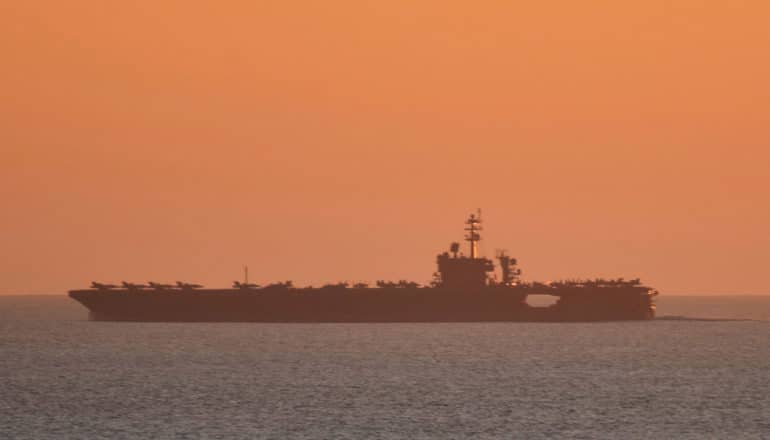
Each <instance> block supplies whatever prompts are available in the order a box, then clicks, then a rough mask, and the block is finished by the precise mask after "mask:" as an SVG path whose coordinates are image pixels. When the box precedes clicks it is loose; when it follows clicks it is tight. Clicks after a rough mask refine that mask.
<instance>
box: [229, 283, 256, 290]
mask: <svg viewBox="0 0 770 440" xmlns="http://www.w3.org/2000/svg"><path fill="white" fill-rule="evenodd" d="M233 288H235V289H258V288H259V284H255V283H242V282H240V281H233Z"/></svg>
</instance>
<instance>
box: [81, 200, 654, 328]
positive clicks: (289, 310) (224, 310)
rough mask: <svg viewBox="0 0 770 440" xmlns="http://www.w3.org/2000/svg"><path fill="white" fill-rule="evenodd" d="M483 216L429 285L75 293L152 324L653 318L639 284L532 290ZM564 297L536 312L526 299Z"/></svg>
mask: <svg viewBox="0 0 770 440" xmlns="http://www.w3.org/2000/svg"><path fill="white" fill-rule="evenodd" d="M481 230H482V227H481V213H480V212H479V213H478V214H471V215H470V216H469V217H468V219H467V220H466V221H465V231H466V235H465V240H466V241H467V242H468V246H469V255H467V256H466V255H464V254H461V253H460V244H459V243H456V242H454V243H452V244H451V245H450V246H449V250H448V251H446V252H443V253H440V254H439V255H438V256H437V257H436V263H437V271H436V273H435V274H434V278H433V281H432V282H431V284H430V285H429V286H420V285H419V284H417V283H415V282H410V281H406V280H400V281H382V280H381V281H377V283H376V286H375V287H370V286H368V285H366V284H363V283H358V284H354V285H352V286H351V285H349V284H347V283H337V284H327V285H324V286H321V287H303V288H297V287H294V286H293V285H292V283H291V281H286V282H277V283H273V284H269V285H266V286H259V285H257V284H254V283H250V282H249V280H248V269H246V276H245V279H244V281H242V282H241V281H235V282H233V287H232V288H230V289H206V288H203V286H201V285H199V284H193V283H185V282H181V281H177V283H176V285H172V284H162V283H156V282H149V283H148V284H146V285H145V284H136V283H129V282H125V281H124V282H123V283H122V287H118V286H116V285H113V284H103V283H97V282H93V283H92V284H91V287H92V288H91V289H83V290H71V291H70V292H69V295H70V297H72V298H74V299H75V300H77V301H78V302H80V303H81V304H83V305H84V306H85V307H87V308H88V310H89V311H90V318H91V319H93V320H102V321H153V322H489V321H534V322H537V321H544V322H545V321H551V322H561V321H564V322H569V321H574V322H579V321H616V320H648V319H653V318H654V317H655V303H654V301H653V299H654V297H655V296H656V295H657V294H658V292H657V291H656V290H655V289H653V288H651V287H647V286H644V285H642V283H641V281H640V280H639V279H632V280H625V279H623V278H618V279H609V280H608V279H594V280H570V281H559V282H551V283H542V282H524V281H522V280H521V270H520V269H519V268H518V265H517V264H518V263H517V260H516V259H515V258H512V257H510V256H508V255H507V254H506V253H505V252H498V253H497V255H496V259H497V261H498V264H499V266H500V271H501V274H502V277H501V279H500V280H496V279H495V278H494V276H493V275H492V274H493V273H494V269H495V264H494V262H493V261H492V260H490V259H488V258H484V257H481V256H479V252H478V244H479V241H480V240H481V234H480V232H481ZM532 295H549V296H552V297H555V298H556V301H555V303H553V304H552V305H550V306H547V307H534V306H531V305H529V304H528V302H527V298H528V297H530V296H532Z"/></svg>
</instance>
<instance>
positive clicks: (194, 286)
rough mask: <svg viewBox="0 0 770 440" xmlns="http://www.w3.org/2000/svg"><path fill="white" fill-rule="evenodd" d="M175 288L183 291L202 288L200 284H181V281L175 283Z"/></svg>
mask: <svg viewBox="0 0 770 440" xmlns="http://www.w3.org/2000/svg"><path fill="white" fill-rule="evenodd" d="M176 286H177V287H179V288H180V289H184V290H191V289H200V288H201V287H203V286H202V285H200V284H193V283H183V282H181V281H177V282H176Z"/></svg>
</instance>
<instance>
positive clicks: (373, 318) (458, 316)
mask: <svg viewBox="0 0 770 440" xmlns="http://www.w3.org/2000/svg"><path fill="white" fill-rule="evenodd" d="M637 290H638V291H637ZM69 295H70V296H71V297H72V298H73V299H75V300H76V301H78V302H80V303H81V304H83V305H84V306H85V307H86V308H88V310H89V312H90V314H89V316H90V319H91V320H95V321H134V322H272V323H281V322H285V323H293V322H296V323H300V322H307V323H314V322H318V323H320V322H330V323H331V322H338V323H346V322H349V323H354V322H359V323H367V322H370V323H375V322H595V321H624V320H649V319H653V318H654V315H655V306H654V304H652V302H651V300H650V299H649V298H648V297H647V295H645V294H644V291H642V290H640V289H634V288H627V289H621V288H615V289H613V288H605V289H590V290H586V289H566V288H565V289H563V290H561V291H553V290H550V291H547V292H537V291H519V290H517V289H483V290H480V291H462V290H450V289H437V288H415V289H404V288H401V289H373V288H371V289H370V288H366V289H344V290H341V291H327V290H324V289H286V290H279V291H265V290H264V289H256V290H242V289H204V290H191V291H180V290H166V291H164V290H137V291H131V290H125V289H115V290H106V291H102V290H94V289H88V290H73V291H70V292H69ZM529 295H551V296H555V297H557V298H558V301H557V302H556V303H555V304H554V305H551V306H547V307H533V306H530V305H528V304H527V301H526V300H527V297H528V296H529Z"/></svg>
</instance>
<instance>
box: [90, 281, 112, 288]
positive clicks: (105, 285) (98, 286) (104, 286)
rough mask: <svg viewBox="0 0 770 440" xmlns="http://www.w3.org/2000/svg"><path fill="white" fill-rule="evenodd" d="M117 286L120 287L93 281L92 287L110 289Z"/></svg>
mask: <svg viewBox="0 0 770 440" xmlns="http://www.w3.org/2000/svg"><path fill="white" fill-rule="evenodd" d="M116 287H118V286H116V285H114V284H102V283H97V282H96V281H91V288H92V289H99V290H108V289H114V288H116Z"/></svg>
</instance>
